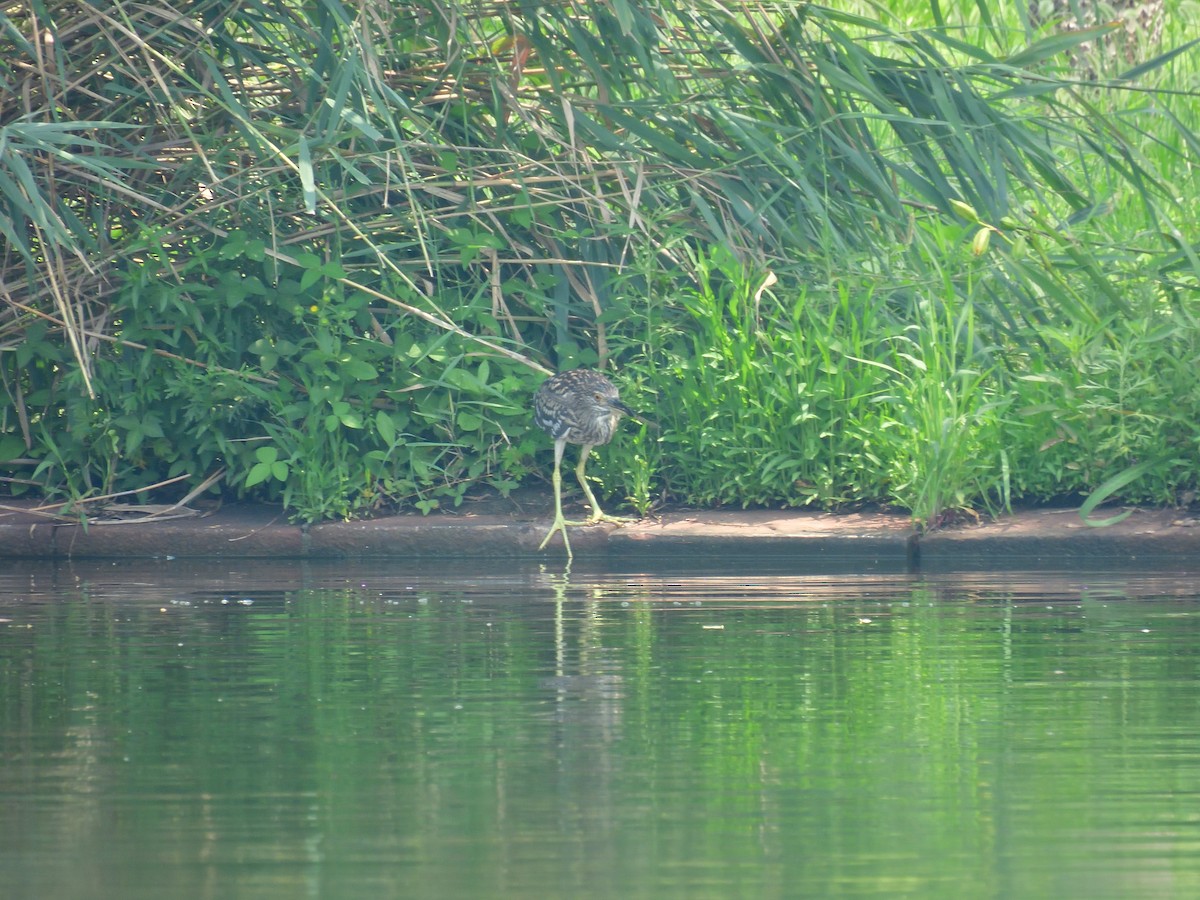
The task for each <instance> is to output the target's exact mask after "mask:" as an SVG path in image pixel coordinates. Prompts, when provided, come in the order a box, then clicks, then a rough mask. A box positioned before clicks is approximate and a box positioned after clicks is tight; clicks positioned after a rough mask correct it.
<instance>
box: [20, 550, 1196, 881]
mask: <svg viewBox="0 0 1200 900" xmlns="http://www.w3.org/2000/svg"><path fill="white" fill-rule="evenodd" d="M835 568H836V567H835ZM804 572H805V565H804V564H802V563H795V564H792V565H790V566H783V565H779V564H775V565H768V564H765V563H764V564H761V565H755V566H745V567H744V570H743V571H732V572H725V573H723V574H708V573H706V571H705V567H704V565H703V564H702V563H700V562H696V561H692V562H691V563H689V562H688V561H686V560H674V561H672V568H671V570H670V571H665V572H661V571H660V572H659V573H657V574H656V573H651V572H628V571H626V572H600V571H593V572H587V571H586V570H585V571H582V572H581V571H577V572H575V573H574V574H572V575H571V576H570V577H569V578H564V577H563V576H562V575H560V574H553V573H548V572H542V571H540V570H539V569H538V568H537V567H532V566H529V565H528V564H524V563H522V564H507V563H491V564H489V566H488V567H486V568H476V569H471V568H470V567H468V566H465V565H463V564H462V563H455V564H453V566H452V567H450V569H449V570H447V569H446V567H445V566H443V565H437V564H429V565H427V566H425V567H423V568H421V567H399V566H397V567H390V568H389V567H380V566H366V565H361V564H343V565H326V566H322V567H314V566H304V567H301V566H300V564H286V565H285V564H278V563H263V562H244V563H228V562H219V561H218V562H210V563H199V564H198V563H193V562H180V561H174V562H169V561H162V562H159V563H155V564H132V563H125V564H111V563H107V564H106V563H93V564H75V565H72V566H67V565H64V566H58V567H52V566H49V565H34V564H28V565H13V564H9V565H8V566H7V567H6V569H5V570H4V571H3V572H0V896H3V897H5V898H39V900H40V898H52V900H60V898H65V900H71V898H109V897H112V898H143V897H145V898H150V897H153V898H163V897H172V898H174V897H180V898H222V900H224V898H238V897H252V898H301V897H324V898H343V897H345V898H387V897H414V898H423V897H428V898H439V900H440V898H516V897H520V898H556V897H563V898H576V897H587V898H610V897H611V898H640V897H645V898H662V897H686V898H700V900H703V898H731V897H751V898H771V897H880V898H894V897H917V898H942V897H945V898H972V897H1003V898H1007V897H1011V898H1041V897H1045V898H1074V897H1079V898H1085V897H1086V898H1093V897H1120V898H1141V897H1181V898H1184V897H1186V898H1194V897H1197V896H1200V573H1198V572H1195V571H1193V572H1190V573H1189V572H1187V571H1176V572H1173V573H1163V574H1157V575H1155V574H1147V573H1145V572H1142V573H1121V572H1110V573H1096V572H1087V573H1074V574H1056V573H1045V572H1043V573H994V574H962V573H959V574H953V573H948V574H944V575H938V576H913V575H905V574H892V573H886V572H876V573H868V574H865V575H864V574H858V575H854V576H842V575H838V574H836V571H835V572H832V573H825V574H820V575H806V574H804Z"/></svg>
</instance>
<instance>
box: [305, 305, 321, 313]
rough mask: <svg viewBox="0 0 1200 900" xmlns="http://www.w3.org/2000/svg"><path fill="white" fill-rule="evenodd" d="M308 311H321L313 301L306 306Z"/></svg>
mask: <svg viewBox="0 0 1200 900" xmlns="http://www.w3.org/2000/svg"><path fill="white" fill-rule="evenodd" d="M308 311H309V312H314V313H315V312H320V311H321V307H319V306H317V304H315V303H314V304H313V305H312V306H310V307H309V308H308Z"/></svg>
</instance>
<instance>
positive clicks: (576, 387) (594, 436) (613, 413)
mask: <svg viewBox="0 0 1200 900" xmlns="http://www.w3.org/2000/svg"><path fill="white" fill-rule="evenodd" d="M622 415H625V416H629V417H630V418H632V419H636V420H637V421H639V422H645V423H646V424H653V423H651V422H649V421H648V420H646V419H645V418H643V417H642V416H640V415H638V414H637V413H635V412H634V411H633V410H632V409H630V408H629V407H628V406H626V405H625V404H624V403H622V402H621V398H620V397H618V396H617V388H616V386H615V385H614V384H613V383H612V382H611V381H609V380H608V379H607V378H605V377H604V376H603V375H601V374H600V373H599V372H596V371H594V370H593V369H571V370H570V371H569V372H559V373H558V374H557V375H555V376H553V377H552V378H548V379H547V380H546V381H544V382H543V383H542V386H541V387H539V388H538V389H537V393H535V394H534V395H533V421H535V422H536V423H537V424H538V427H539V428H542V429H544V430H545V431H546V433H547V434H549V435H550V437H552V438H554V524H553V525H551V526H550V531H549V532H547V533H546V537H545V539H544V540H543V541H542V543H541V546H539V547H538V549H539V550H541V549H542V548H544V547H545V546H546V544H548V543H550V538H552V537H554V532H556V531H561V532H562V536H563V546H565V547H566V548H567V558H568V559H570V558H571V555H572V554H571V542H570V540H568V538H567V526H568V525H594V524H596V523H597V522H617V523H620V522H628V521H631V520H630V519H622V518H618V517H617V516H609V515H606V514H605V513H604V511H603V510H602V509H601V508H600V504H599V503H597V502H596V496H595V495H594V494H593V493H592V489H591V488H590V487H588V483H587V479H586V478H585V477H584V474H583V469H584V466H586V465H587V458H588V454H589V453H591V452H592V448H593V447H596V446H598V445H600V444H607V443H608V442H609V441H610V440H612V436H613V433H614V432H615V431H616V430H617V422H618V421H619V420H620V418H621V416H622ZM567 444H581V445H582V447H581V448H580V451H579V465H578V466H576V467H575V477H576V478H577V479H579V486H580V487H581V488H583V493H584V495H585V496H586V497H587V501H588V503H589V504H590V505H591V507H592V514H591V515H590V516H589V517H588V518H587V520H586V521H584V522H568V521H567V520H566V519H565V518H563V511H562V470H561V467H562V458H563V451H564V450H565V449H566V447H567Z"/></svg>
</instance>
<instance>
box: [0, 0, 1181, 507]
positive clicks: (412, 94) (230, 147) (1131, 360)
mask: <svg viewBox="0 0 1200 900" xmlns="http://www.w3.org/2000/svg"><path fill="white" fill-rule="evenodd" d="M1187 10H1188V7H1187V6H1186V4H1185V5H1180V6H1178V7H1177V8H1176V9H1175V10H1174V11H1173V13H1172V15H1171V16H1170V17H1169V24H1168V30H1167V33H1166V37H1165V38H1164V44H1163V47H1162V51H1163V52H1162V53H1161V55H1159V56H1157V57H1154V58H1151V59H1149V60H1147V61H1146V62H1144V63H1142V64H1140V65H1137V66H1135V67H1133V68H1131V69H1124V70H1120V69H1118V70H1116V71H1105V72H1102V73H1101V75H1100V80H1099V81H1089V80H1087V79H1086V78H1084V77H1083V76H1081V74H1080V70H1079V68H1078V66H1077V64H1076V57H1077V55H1078V53H1079V52H1082V51H1081V44H1082V42H1084V41H1094V39H1095V38H1096V34H1094V33H1092V34H1076V35H1071V34H1059V33H1057V32H1056V31H1055V30H1054V29H1053V27H1052V26H1050V25H1045V26H1036V27H1035V24H1034V23H1031V22H1029V21H1028V19H1027V16H1026V13H1025V12H1024V7H1023V6H1018V5H1013V6H1012V7H1002V8H1000V9H996V8H994V4H989V3H984V2H982V0H980V2H978V3H960V4H958V5H950V4H940V5H924V4H919V3H916V2H915V0H912V2H909V3H907V4H906V5H905V6H903V7H899V8H897V7H892V8H891V9H890V11H888V12H884V11H881V10H879V9H878V8H877V7H875V6H868V5H864V6H863V7H862V8H861V9H858V10H856V11H854V12H847V11H845V9H843V8H839V9H833V8H827V7H821V6H818V5H813V4H806V3H780V4H775V5H770V6H766V7H762V6H755V7H750V6H735V7H729V6H727V5H722V4H718V3H709V2H704V3H697V4H691V5H688V6H686V7H684V8H682V9H680V8H676V7H673V6H668V5H663V4H660V3H657V2H653V0H647V2H636V3H620V4H612V3H607V2H600V0H596V2H584V3H580V4H574V5H562V4H548V5H541V6H536V7H530V6H528V5H525V4H512V3H506V2H499V3H492V4H468V3H458V2H450V0H422V2H419V3H415V4H409V5H407V6H404V5H401V6H396V5H395V4H392V3H386V2H384V0H357V2H354V3H349V2H342V0H323V2H321V3H307V2H292V0H244V2H242V3H240V4H234V5H231V4H227V3H222V2H218V0H200V2H198V3H195V4H192V5H191V6H190V7H189V8H188V9H186V10H177V9H174V8H168V7H165V6H163V7H158V6H155V5H154V4H145V3H133V2H128V0H116V2H107V0H106V2H103V3H101V2H75V0H72V2H67V0H36V2H34V3H31V4H26V5H14V6H8V7H2V8H0V86H2V87H3V88H4V90H3V91H0V203H3V213H2V214H0V231H2V232H3V238H4V241H5V243H4V247H3V256H2V258H0V296H2V297H3V299H4V301H5V304H6V305H5V307H4V309H3V311H2V312H0V341H3V343H2V344H0V375H2V376H3V385H4V390H5V396H6V402H5V404H4V408H3V410H0V413H2V415H0V460H6V462H5V463H4V464H3V466H4V476H3V477H5V478H7V479H8V480H7V482H6V483H7V484H9V485H10V488H11V490H12V491H13V492H14V493H17V492H20V491H36V492H40V493H42V494H44V495H47V496H49V497H51V498H54V499H62V500H69V501H72V502H75V503H79V502H81V501H86V500H88V499H89V498H96V497H104V496H108V495H109V494H111V493H113V492H117V491H122V490H136V491H140V492H142V495H143V496H147V497H148V496H150V495H151V494H152V493H155V492H159V491H163V490H166V491H167V492H168V493H169V492H172V491H173V492H175V493H176V494H181V493H184V492H185V491H187V490H189V488H193V487H195V486H197V485H201V484H208V483H212V482H213V481H214V480H215V479H217V478H220V477H223V478H224V484H223V487H221V488H213V490H218V489H219V490H223V491H225V492H227V493H229V494H231V495H234V496H255V497H262V498H267V499H273V500H280V501H282V502H284V503H285V504H286V505H287V506H288V508H289V510H290V511H291V513H292V514H293V515H294V516H295V517H297V518H300V519H306V520H316V519H321V518H329V517H346V516H354V515H362V514H366V513H369V512H372V511H375V510H378V509H382V508H393V507H396V506H400V507H413V508H417V509H421V510H424V511H429V510H432V509H435V508H438V507H440V506H442V505H447V504H451V505H452V504H458V503H461V502H462V501H463V499H464V497H466V496H467V492H468V491H469V490H470V489H471V488H472V487H473V486H475V485H489V486H490V487H492V488H493V489H497V490H501V491H508V490H511V489H512V488H513V487H514V486H516V485H517V484H518V483H520V482H521V481H522V480H523V479H526V478H527V477H528V476H529V474H530V473H531V472H532V471H534V470H535V469H539V470H540V469H544V468H545V465H544V464H545V461H546V456H545V453H546V448H547V444H546V442H545V440H544V438H543V437H542V436H541V435H539V434H538V433H537V432H536V431H535V430H534V429H533V428H532V426H531V423H530V422H529V420H528V415H527V413H526V403H527V398H528V396H529V394H530V393H531V392H532V390H533V388H534V387H535V386H536V384H537V382H538V381H539V380H540V379H541V377H543V375H544V374H545V373H546V372H548V371H551V370H553V369H556V368H562V367H565V366H568V365H574V364H589V365H598V366H603V367H609V368H613V369H615V371H616V374H617V376H618V377H619V379H620V380H621V382H622V386H623V388H624V391H625V394H626V396H627V398H628V399H630V400H631V402H634V403H640V404H646V403H651V402H653V403H654V404H655V405H657V406H658V407H659V409H658V418H660V419H661V420H662V423H663V425H664V430H663V432H662V436H661V439H659V438H657V437H656V436H655V435H654V434H652V433H636V432H631V433H628V434H626V435H623V436H622V439H621V440H619V441H617V442H616V443H615V444H614V445H613V446H612V447H611V448H608V449H607V450H606V452H605V454H603V457H602V461H601V462H600V463H599V464H598V465H597V466H595V467H593V468H592V469H591V471H593V472H595V473H597V474H598V475H599V476H600V477H601V478H602V479H603V480H604V482H605V485H606V486H607V487H608V488H609V490H610V491H612V492H614V493H617V494H619V495H621V496H623V497H627V498H629V500H630V501H631V502H632V503H633V504H634V505H635V506H637V507H639V508H642V509H646V508H648V507H649V506H650V505H652V504H653V503H654V502H656V501H657V500H658V499H659V498H662V497H666V498H668V499H673V500H679V501H684V502H689V503H702V504H736V505H755V504H763V505H788V506H814V507H821V508H837V507H844V506H847V505H853V504H864V503H885V504H893V505H897V506H902V507H904V508H906V509H909V510H911V511H912V513H913V515H914V517H916V518H917V519H918V520H920V521H922V522H926V523H936V522H938V521H940V520H941V518H943V516H944V514H945V513H946V512H947V511H948V510H952V509H955V508H971V507H979V506H982V507H985V508H989V507H990V508H998V507H1001V506H1003V505H1005V504H1007V503H1009V502H1011V501H1013V500H1019V499H1021V498H1037V499H1042V498H1048V497H1056V496H1060V495H1063V494H1067V495H1081V494H1087V493H1089V492H1092V491H1095V490H1097V489H1098V488H1103V487H1105V486H1109V487H1111V485H1113V484H1114V483H1115V482H1114V481H1113V479H1114V478H1118V479H1119V478H1120V477H1121V473H1122V472H1128V471H1135V470H1136V471H1137V472H1138V476H1137V477H1136V478H1130V479H1128V480H1126V481H1124V482H1122V483H1121V487H1120V489H1119V490H1117V491H1114V492H1112V496H1113V497H1118V498H1120V499H1130V500H1136V499H1153V500H1157V501H1159V502H1162V501H1164V500H1168V499H1178V498H1180V497H1183V496H1186V494H1187V492H1188V491H1189V490H1192V489H1194V486H1195V481H1196V475H1195V472H1196V470H1197V466H1196V465H1195V461H1196V454H1197V444H1196V435H1195V429H1194V426H1193V425H1191V424H1190V422H1195V421H1196V418H1195V417H1194V416H1193V417H1192V418H1191V420H1190V422H1189V420H1188V418H1187V416H1188V415H1190V413H1191V411H1193V410H1194V408H1195V401H1194V397H1195V392H1196V387H1195V383H1194V380H1193V374H1192V373H1193V372H1194V371H1195V368H1196V367H1195V366H1190V363H1191V362H1192V361H1193V360H1194V359H1195V352H1196V347H1195V341H1194V337H1193V335H1194V324H1195V318H1196V291H1197V280H1198V278H1197V276H1198V273H1200V260H1198V258H1197V252H1196V234H1195V224H1194V223H1195V222H1196V221H1197V218H1198V217H1197V215H1196V213H1197V209H1196V206H1197V199H1196V198H1197V195H1198V194H1200V191H1198V190H1197V188H1198V187H1200V186H1198V185H1197V178H1196V172H1195V168H1194V159H1195V158H1196V150H1197V148H1198V147H1200V141H1198V140H1197V137H1196V135H1197V128H1196V125H1197V116H1198V113H1197V112H1196V108H1197V104H1196V103H1195V99H1196V94H1197V92H1198V90H1200V88H1198V85H1197V66H1196V52H1195V48H1194V45H1191V44H1189V43H1188V41H1189V40H1190V36H1189V35H1190V32H1189V31H1188V30H1187V29H1188V27H1189V22H1188V20H1187V16H1188V15H1190V14H1189V13H1188V12H1187ZM48 48H49V49H48ZM1151 52H1154V51H1151ZM1147 460H1153V462H1152V463H1151V464H1150V465H1148V466H1147V465H1146V461H1147ZM1135 467H1140V468H1135ZM176 479H177V480H176Z"/></svg>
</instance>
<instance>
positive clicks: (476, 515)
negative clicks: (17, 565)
mask: <svg viewBox="0 0 1200 900" xmlns="http://www.w3.org/2000/svg"><path fill="white" fill-rule="evenodd" d="M548 527H549V521H548V519H535V518H533V517H531V516H529V515H528V514H526V513H525V512H524V511H523V510H521V509H519V508H516V507H514V508H512V509H507V510H502V511H497V510H496V509H495V508H494V505H493V508H492V509H490V510H487V511H481V512H471V511H465V512H460V513H457V514H449V513H442V514H434V515H430V516H420V515H400V516H391V517H386V518H379V519H372V520H367V521H357V522H330V523H323V524H320V525H313V526H311V527H302V526H299V525H293V524H291V523H289V522H288V521H287V519H286V517H285V516H284V515H283V513H282V512H281V511H280V510H278V509H275V508H269V507H260V506H233V507H226V508H224V509H221V510H219V511H217V512H214V513H212V514H210V515H197V516H194V517H189V518H179V519H167V520H161V521H150V522H137V523H134V522H120V521H112V522H109V521H103V520H97V521H93V522H90V523H89V524H88V525H87V527H84V526H81V525H78V524H63V523H56V522H49V521H47V520H46V519H45V518H42V517H38V516H36V515H34V514H32V513H31V512H28V511H22V510H13V509H12V507H11V505H10V509H9V511H5V512H2V513H0V558H10V559H13V558H41V559H64V558H89V557H90V558H142V559H147V558H163V557H175V558H180V559H183V558H201V557H230V558H298V559H299V558H309V559H336V558H389V559H398V558H420V557H429V556H431V557H460V558H470V557H479V558H513V557H537V558H542V559H546V560H547V561H555V560H559V559H560V558H561V557H562V548H561V543H560V542H559V541H558V539H557V538H556V539H555V541H554V542H553V543H552V544H551V546H550V547H547V548H546V550H545V551H543V552H541V553H539V552H538V550H537V545H538V544H539V543H540V542H541V540H542V537H543V536H544V535H545V532H546V528H548ZM571 543H572V546H573V548H574V550H575V556H576V559H577V560H578V559H580V558H581V557H593V558H604V557H616V558H646V559H648V560H649V559H655V558H657V559H659V560H662V559H666V558H669V557H671V556H675V555H680V556H691V557H702V558H708V559H709V560H710V561H713V562H716V561H719V560H720V559H722V558H729V557H731V556H736V557H738V558H746V557H748V556H752V555H755V554H761V555H764V556H770V557H771V558H772V559H774V560H776V561H794V562H795V563H796V564H797V565H806V564H815V563H817V562H819V561H822V560H825V559H827V558H829V557H834V556H837V557H853V558H854V559H857V560H863V559H869V560H871V561H873V562H876V563H882V564H887V565H889V566H899V567H907V568H917V567H920V568H922V569H924V568H930V569H945V568H962V567H965V566H968V565H992V566H997V565H1004V566H1020V567H1028V566H1031V565H1037V566H1045V565H1054V564H1056V563H1062V564H1064V565H1066V564H1078V563H1080V562H1081V561H1087V560H1093V561H1096V562H1101V561H1105V562H1125V563H1131V562H1136V561H1137V560H1142V559H1147V560H1148V559H1151V558H1153V559H1156V560H1160V561H1161V560H1168V559H1169V560H1173V561H1175V562H1178V563H1196V564H1200V520H1197V519H1196V518H1195V517H1189V516H1188V515H1187V514H1184V513H1180V512H1178V511H1174V510H1136V511H1135V512H1134V513H1133V514H1132V515H1130V516H1129V517H1128V518H1127V519H1125V520H1124V521H1123V522H1120V523H1118V524H1116V525H1112V526H1109V527H1107V528H1094V527H1091V526H1089V525H1087V524H1085V523H1084V522H1083V521H1082V520H1081V519H1080V518H1079V515H1078V513H1077V512H1076V511H1075V510H1037V511H1030V512H1022V513H1017V514H1014V515H1011V516H1006V517H1004V518H1002V519H999V520H997V521H995V522H989V523H984V524H979V525H967V526H955V527H951V528H947V529H944V530H940V531H935V532H931V533H928V534H925V535H918V534H917V532H916V531H915V530H914V529H913V528H912V526H911V524H910V522H909V520H908V518H907V517H906V516H904V515H902V514H889V513H851V514H847V515H831V514H827V513H814V512H806V511H772V510H746V511H743V510H712V511H696V510H676V511H672V512H669V513H666V514H664V515H662V516H661V517H658V518H655V519H652V520H646V521H643V522H638V523H634V524H631V525H628V526H625V527H623V528H616V527H613V526H611V525H600V526H596V527H591V528H576V529H572V532H571Z"/></svg>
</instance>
